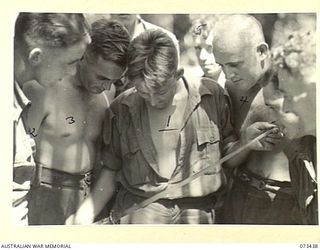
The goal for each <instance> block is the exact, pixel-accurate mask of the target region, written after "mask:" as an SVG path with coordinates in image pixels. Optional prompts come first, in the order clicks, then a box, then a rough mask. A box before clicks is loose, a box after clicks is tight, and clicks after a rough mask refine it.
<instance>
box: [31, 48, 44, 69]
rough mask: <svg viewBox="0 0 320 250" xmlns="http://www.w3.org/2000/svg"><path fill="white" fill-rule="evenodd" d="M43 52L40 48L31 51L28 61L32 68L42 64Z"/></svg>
mask: <svg viewBox="0 0 320 250" xmlns="http://www.w3.org/2000/svg"><path fill="white" fill-rule="evenodd" d="M42 57H43V51H42V50H41V49H40V48H34V49H32V50H31V51H30V53H29V56H28V60H29V63H30V64H31V65H32V66H37V65H39V64H40V63H41V62H42Z"/></svg>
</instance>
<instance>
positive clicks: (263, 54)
mask: <svg viewBox="0 0 320 250" xmlns="http://www.w3.org/2000/svg"><path fill="white" fill-rule="evenodd" d="M257 53H258V54H259V56H260V59H261V60H264V59H266V58H267V57H268V56H269V46H268V44H267V43H265V42H262V43H260V44H259V45H258V47H257Z"/></svg>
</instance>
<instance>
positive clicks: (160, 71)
mask: <svg viewBox="0 0 320 250" xmlns="http://www.w3.org/2000/svg"><path fill="white" fill-rule="evenodd" d="M128 57H129V59H128V78H129V80H130V81H131V82H132V83H133V84H134V86H135V87H136V89H137V91H138V93H139V95H140V96H141V97H142V98H143V99H145V100H146V102H147V103H148V104H149V105H151V106H152V107H155V108H158V109H163V108H165V107H167V106H168V105H170V104H171V103H172V100H173V97H174V95H175V93H176V82H177V80H178V79H179V78H181V76H182V74H183V70H182V69H179V70H178V68H177V67H178V55H177V50H176V48H175V45H174V43H173V41H172V39H171V38H170V37H169V36H168V35H167V34H166V33H164V32H163V31H161V30H148V31H146V32H144V33H142V34H140V35H139V36H138V37H136V38H135V39H134V40H133V41H132V42H131V44H130V46H129V50H128Z"/></svg>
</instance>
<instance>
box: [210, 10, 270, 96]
mask: <svg viewBox="0 0 320 250" xmlns="http://www.w3.org/2000/svg"><path fill="white" fill-rule="evenodd" d="M209 36H211V38H210V39H211V40H212V45H213V53H214V55H215V59H216V62H217V63H218V64H220V66H221V67H222V70H223V72H224V74H225V76H226V78H227V80H230V81H231V82H232V83H234V84H236V85H238V87H239V88H241V89H244V90H248V89H250V88H252V87H253V86H254V85H255V84H256V83H257V81H258V80H259V79H260V78H261V77H262V76H263V75H264V73H265V72H266V71H267V70H268V68H269V66H270V62H269V48H268V45H267V44H266V43H265V40H264V36H263V31H262V27H261V24H260V23H259V22H258V21H257V20H256V19H255V18H254V17H252V16H249V15H226V16H224V17H223V18H221V19H219V20H218V21H217V22H216V23H215V25H214V27H213V30H212V32H211V33H210V35H209Z"/></svg>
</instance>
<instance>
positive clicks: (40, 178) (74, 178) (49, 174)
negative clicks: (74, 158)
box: [33, 164, 92, 189]
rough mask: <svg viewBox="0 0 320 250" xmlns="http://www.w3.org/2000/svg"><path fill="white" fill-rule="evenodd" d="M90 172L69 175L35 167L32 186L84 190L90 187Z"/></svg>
mask: <svg viewBox="0 0 320 250" xmlns="http://www.w3.org/2000/svg"><path fill="white" fill-rule="evenodd" d="M91 178H92V171H88V172H86V173H83V174H71V173H67V172H64V171H60V170H56V169H52V168H46V167H44V166H43V165H42V164H37V165H36V177H35V180H34V183H33V186H37V185H38V186H39V185H40V184H49V185H51V186H54V187H69V188H80V189H85V188H86V187H88V186H90V184H91Z"/></svg>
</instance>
